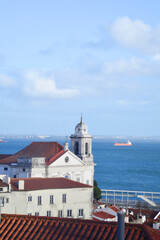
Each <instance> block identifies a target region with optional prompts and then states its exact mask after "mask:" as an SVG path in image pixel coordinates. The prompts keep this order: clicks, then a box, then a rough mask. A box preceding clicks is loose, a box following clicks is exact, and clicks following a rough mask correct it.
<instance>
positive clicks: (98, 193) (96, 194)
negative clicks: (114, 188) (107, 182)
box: [94, 180, 102, 200]
mask: <svg viewBox="0 0 160 240" xmlns="http://www.w3.org/2000/svg"><path fill="white" fill-rule="evenodd" d="M101 198H102V196H101V189H100V188H99V187H98V184H97V181H96V180H94V199H96V200H99V199H101Z"/></svg>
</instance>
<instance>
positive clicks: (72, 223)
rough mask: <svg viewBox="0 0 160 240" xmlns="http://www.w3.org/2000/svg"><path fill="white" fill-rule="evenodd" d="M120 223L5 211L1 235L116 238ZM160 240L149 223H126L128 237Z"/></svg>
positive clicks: (33, 238)
mask: <svg viewBox="0 0 160 240" xmlns="http://www.w3.org/2000/svg"><path fill="white" fill-rule="evenodd" d="M116 235H117V223H115V222H103V221H95V220H81V219H67V218H54V217H36V216H23V215H9V214H2V219H1V223H0V237H1V240H5V239H10V240H13V239H27V240H36V239H37V240H42V239H47V240H50V239H57V240H60V239H63V240H87V239H90V240H98V239H99V240H100V239H103V240H105V239H106V240H115V239H117V236H116ZM129 239H130V240H131V239H134V240H159V239H160V231H159V230H155V229H152V228H151V227H149V226H146V225H140V224H125V240H129Z"/></svg>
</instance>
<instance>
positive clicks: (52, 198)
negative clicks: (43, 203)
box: [50, 195, 54, 204]
mask: <svg viewBox="0 0 160 240" xmlns="http://www.w3.org/2000/svg"><path fill="white" fill-rule="evenodd" d="M50 204H54V196H53V195H50Z"/></svg>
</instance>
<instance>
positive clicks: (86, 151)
mask: <svg viewBox="0 0 160 240" xmlns="http://www.w3.org/2000/svg"><path fill="white" fill-rule="evenodd" d="M85 154H88V143H85Z"/></svg>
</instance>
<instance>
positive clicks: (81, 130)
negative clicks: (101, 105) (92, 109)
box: [75, 117, 88, 134]
mask: <svg viewBox="0 0 160 240" xmlns="http://www.w3.org/2000/svg"><path fill="white" fill-rule="evenodd" d="M75 133H76V134H77V133H78V134H88V127H87V125H86V124H85V123H83V122H82V117H81V121H80V123H78V124H77V125H76V127H75Z"/></svg>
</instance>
